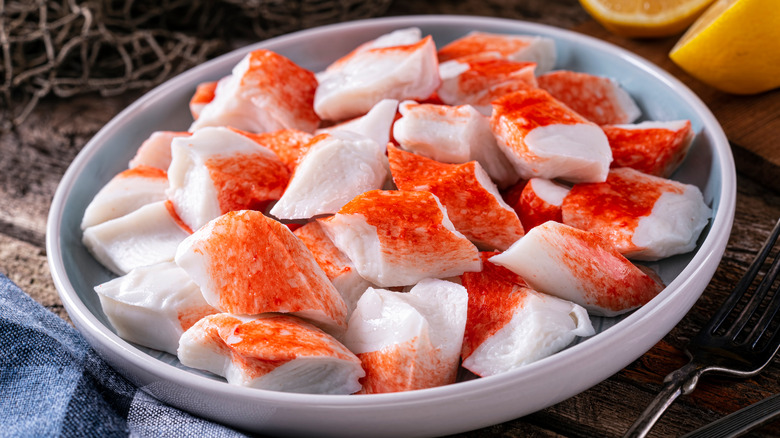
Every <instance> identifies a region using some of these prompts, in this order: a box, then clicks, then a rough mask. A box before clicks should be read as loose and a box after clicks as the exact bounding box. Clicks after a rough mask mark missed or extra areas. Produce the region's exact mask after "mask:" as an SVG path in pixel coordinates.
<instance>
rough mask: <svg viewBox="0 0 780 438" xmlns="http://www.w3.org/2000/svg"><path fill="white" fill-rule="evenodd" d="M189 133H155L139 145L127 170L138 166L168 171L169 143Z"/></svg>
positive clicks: (169, 159)
mask: <svg viewBox="0 0 780 438" xmlns="http://www.w3.org/2000/svg"><path fill="white" fill-rule="evenodd" d="M189 135H190V133H189V132H186V131H185V132H179V131H155V132H153V133H152V134H151V135H150V136H149V138H147V139H146V140H144V142H143V143H141V146H140V147H139V148H138V151H137V152H136V153H135V156H133V158H132V159H131V160H130V163H129V164H128V167H129V168H131V169H132V168H133V167H138V166H148V167H154V168H156V169H160V170H165V171H167V170H168V166H170V165H171V142H172V141H173V139H174V138H176V137H187V136H189Z"/></svg>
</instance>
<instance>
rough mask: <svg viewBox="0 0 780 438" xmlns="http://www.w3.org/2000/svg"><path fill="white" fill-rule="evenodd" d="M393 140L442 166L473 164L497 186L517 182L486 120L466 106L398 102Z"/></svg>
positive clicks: (512, 169)
mask: <svg viewBox="0 0 780 438" xmlns="http://www.w3.org/2000/svg"><path fill="white" fill-rule="evenodd" d="M399 111H400V113H401V115H402V117H401V118H400V119H398V120H397V121H396V122H395V124H394V125H393V137H394V138H395V140H396V141H397V142H398V144H400V145H401V146H402V147H403V148H404V149H405V150H407V151H410V152H414V153H416V154H419V155H422V156H425V157H428V158H431V159H433V160H436V161H440V162H442V163H453V164H460V163H465V162H467V161H472V160H476V161H478V162H479V164H481V165H482V168H483V169H485V171H486V172H487V173H488V175H490V178H491V179H492V180H493V181H494V182H495V183H496V184H497V185H498V186H499V187H504V186H507V185H510V184H512V183H514V182H515V181H516V180H517V179H518V175H517V172H516V171H515V169H514V166H512V164H511V163H510V162H509V160H508V159H507V157H506V156H504V153H503V152H502V151H501V150H500V149H499V148H498V144H497V143H496V139H495V137H494V136H493V132H492V131H491V129H490V119H488V118H487V117H485V116H483V115H482V114H480V113H479V112H478V111H477V110H476V109H474V108H473V107H472V106H470V105H461V106H448V105H436V104H420V103H417V102H414V101H405V102H402V103H401V105H400V106H399Z"/></svg>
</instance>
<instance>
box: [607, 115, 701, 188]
mask: <svg viewBox="0 0 780 438" xmlns="http://www.w3.org/2000/svg"><path fill="white" fill-rule="evenodd" d="M601 128H602V129H603V130H604V133H605V134H607V139H608V140H609V147H610V148H612V158H613V159H614V160H613V161H612V165H611V166H612V167H630V168H632V169H636V170H638V171H640V172H644V173H647V174H649V175H655V176H660V177H662V178H668V177H670V176H671V175H672V173H674V171H675V170H676V169H677V167H679V166H680V164H682V162H683V160H684V159H685V156H686V155H687V154H688V150H689V149H690V147H691V142H692V141H693V136H694V133H693V129H692V128H691V122H690V121H689V120H675V121H670V122H649V121H648V122H642V123H638V124H635V125H630V124H624V125H606V126H602V127H601Z"/></svg>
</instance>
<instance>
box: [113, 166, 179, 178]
mask: <svg viewBox="0 0 780 438" xmlns="http://www.w3.org/2000/svg"><path fill="white" fill-rule="evenodd" d="M117 177H118V178H150V179H166V180H167V179H168V172H166V171H164V170H162V169H158V168H156V167H151V166H145V165H140V166H136V167H133V168H131V169H127V170H123V171H122V172H120V173H119V174H118V175H117Z"/></svg>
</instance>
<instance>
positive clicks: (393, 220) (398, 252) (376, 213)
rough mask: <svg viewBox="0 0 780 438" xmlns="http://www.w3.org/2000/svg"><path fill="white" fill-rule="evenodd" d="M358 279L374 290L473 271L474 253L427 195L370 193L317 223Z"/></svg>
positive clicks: (477, 265) (476, 266)
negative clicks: (348, 263)
mask: <svg viewBox="0 0 780 438" xmlns="http://www.w3.org/2000/svg"><path fill="white" fill-rule="evenodd" d="M320 223H321V224H322V225H323V227H324V229H325V232H326V233H327V234H328V236H329V237H330V238H331V239H332V240H333V243H334V244H335V245H336V247H338V248H339V249H340V250H341V251H342V252H343V253H344V254H346V255H347V257H349V259H350V260H352V263H354V264H355V268H356V269H357V270H358V273H360V275H361V276H362V277H363V278H365V279H366V280H368V281H370V282H371V283H373V284H376V285H378V286H380V287H391V286H408V285H412V284H415V283H417V282H418V281H420V280H422V279H424V278H447V277H453V276H456V275H460V274H462V273H463V272H465V271H478V270H479V268H480V259H479V252H478V251H477V247H475V246H474V245H473V244H472V243H471V242H469V241H468V239H466V237H465V236H463V234H461V233H460V232H458V231H456V230H455V227H454V226H453V225H452V222H450V220H449V218H448V217H447V214H446V212H445V211H444V208H443V207H442V205H441V204H440V203H439V200H438V199H437V198H436V196H435V195H433V194H432V193H430V192H409V191H392V190H374V191H370V192H366V193H363V194H362V195H359V196H357V197H356V198H355V199H353V200H352V201H350V202H349V203H347V204H346V205H345V206H344V207H342V208H341V210H339V212H338V213H337V214H336V215H334V216H331V217H328V218H325V219H321V220H320Z"/></svg>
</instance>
